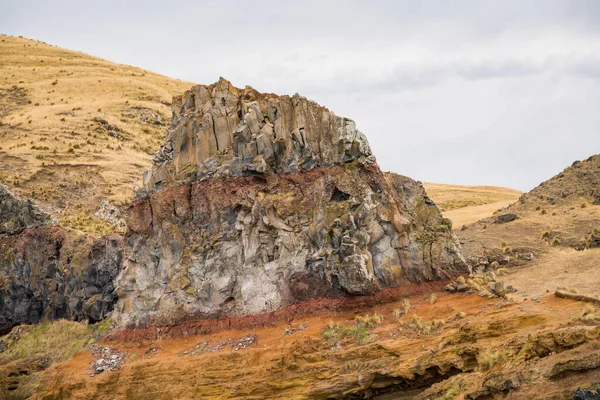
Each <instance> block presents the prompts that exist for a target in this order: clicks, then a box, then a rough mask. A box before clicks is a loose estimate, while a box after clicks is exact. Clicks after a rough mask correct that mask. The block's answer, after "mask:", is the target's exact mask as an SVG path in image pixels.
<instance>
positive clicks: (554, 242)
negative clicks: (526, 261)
mask: <svg viewBox="0 0 600 400" xmlns="http://www.w3.org/2000/svg"><path fill="white" fill-rule="evenodd" d="M550 245H551V246H559V245H560V239H559V238H558V236H555V237H554V239H552V242H551V243H550Z"/></svg>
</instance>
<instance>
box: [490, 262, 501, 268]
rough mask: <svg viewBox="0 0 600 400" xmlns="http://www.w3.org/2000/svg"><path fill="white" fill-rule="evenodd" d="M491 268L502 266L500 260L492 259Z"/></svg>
mask: <svg viewBox="0 0 600 400" xmlns="http://www.w3.org/2000/svg"><path fill="white" fill-rule="evenodd" d="M490 268H492V269H498V268H500V263H499V262H498V261H492V263H491V264H490Z"/></svg>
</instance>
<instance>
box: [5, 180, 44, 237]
mask: <svg viewBox="0 0 600 400" xmlns="http://www.w3.org/2000/svg"><path fill="white" fill-rule="evenodd" d="M51 222H52V218H51V217H50V215H49V214H47V213H46V212H44V211H42V210H41V209H40V208H39V207H38V206H37V205H36V204H35V203H33V202H32V201H31V200H29V199H21V198H19V197H17V196H15V195H14V194H12V193H11V192H10V191H9V190H8V188H7V187H6V186H4V185H0V235H7V234H13V233H17V232H21V231H22V230H24V229H26V228H31V227H35V226H47V225H49V224H50V223H51Z"/></svg>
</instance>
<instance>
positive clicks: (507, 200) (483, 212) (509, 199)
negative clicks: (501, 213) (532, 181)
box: [423, 183, 523, 228]
mask: <svg viewBox="0 0 600 400" xmlns="http://www.w3.org/2000/svg"><path fill="white" fill-rule="evenodd" d="M423 186H424V187H425V190H426V191H427V194H428V195H429V197H430V198H431V199H432V200H433V201H434V202H435V203H436V204H437V206H438V207H439V208H440V210H441V211H442V213H443V214H444V217H446V218H450V219H451V220H452V222H453V225H454V227H455V228H460V227H461V226H462V225H465V224H470V223H473V222H476V221H478V220H480V219H482V218H486V217H489V216H491V215H492V214H494V212H495V211H496V210H498V209H500V208H503V207H506V206H508V205H510V204H511V203H514V202H515V201H517V200H518V199H519V196H521V195H522V194H523V192H521V191H519V190H515V189H510V188H505V187H500V186H467V185H449V184H443V183H424V184H423Z"/></svg>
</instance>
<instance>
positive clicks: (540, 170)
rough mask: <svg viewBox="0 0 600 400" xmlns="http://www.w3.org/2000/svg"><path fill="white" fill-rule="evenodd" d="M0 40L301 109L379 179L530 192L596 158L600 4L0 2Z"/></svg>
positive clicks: (489, 0)
mask: <svg viewBox="0 0 600 400" xmlns="http://www.w3.org/2000/svg"><path fill="white" fill-rule="evenodd" d="M0 4H1V12H0V30H1V31H3V32H5V33H9V34H14V35H24V36H27V37H32V38H35V39H41V40H44V41H46V42H48V43H51V44H55V45H58V46H62V47H66V48H70V49H74V50H81V51H84V52H86V53H89V54H93V55H96V56H99V57H103V58H107V59H109V60H111V61H115V62H120V63H124V64H130V65H137V66H140V67H142V68H145V69H148V70H152V71H155V72H158V73H162V74H165V75H169V76H173V77H175V78H180V79H186V80H190V81H194V82H198V83H211V82H214V81H216V80H217V79H218V77H219V76H224V77H226V78H228V79H230V80H232V81H233V83H234V84H236V85H238V86H243V85H246V84H248V85H251V86H253V87H255V88H256V89H258V90H260V91H266V92H275V93H282V94H283V93H289V94H291V93H295V92H298V93H301V94H302V95H305V96H307V97H309V98H312V99H314V100H316V101H318V102H320V103H322V104H324V105H326V106H327V107H329V108H330V109H331V110H333V111H335V112H336V113H338V114H340V115H346V116H349V117H352V118H354V119H355V120H356V121H357V124H358V126H359V128H360V129H361V130H362V131H363V132H365V133H366V134H367V136H368V137H369V140H370V142H371V144H372V147H373V148H374V150H375V151H376V155H377V158H378V161H379V163H380V164H381V166H382V167H383V168H385V169H388V170H394V171H396V172H399V173H403V174H407V175H410V176H413V177H414V178H417V179H421V180H428V181H440V182H456V183H467V184H468V183H473V184H500V185H504V186H513V187H517V188H520V189H523V190H527V189H530V188H531V187H533V186H534V185H536V184H537V183H539V182H540V181H542V180H544V179H546V178H548V177H549V176H551V175H553V174H554V173H556V172H558V171H560V170H561V169H562V168H563V167H564V166H566V165H568V164H570V163H571V162H572V161H573V160H574V159H577V158H586V157H587V156H589V155H590V154H592V153H599V152H600V143H599V142H598V139H597V138H598V133H599V130H600V115H599V114H598V112H597V109H598V105H599V104H600V1H597V0H571V1H569V0H527V1H523V0H503V1H495V0H461V1H452V2H450V1H447V0H375V1H369V2H367V1H362V0H305V1H302V2H299V1H275V0H264V1H260V2H257V1H254V0H253V1H250V0H223V1H181V2H170V3H169V2H164V1H159V0H146V1H142V0H134V1H127V2H123V1H118V0H107V1H102V2H81V1H75V0H72V1H67V0H57V1H52V2H48V1H42V0H37V1H33V0H32V1H17V0H15V1H7V0H0Z"/></svg>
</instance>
